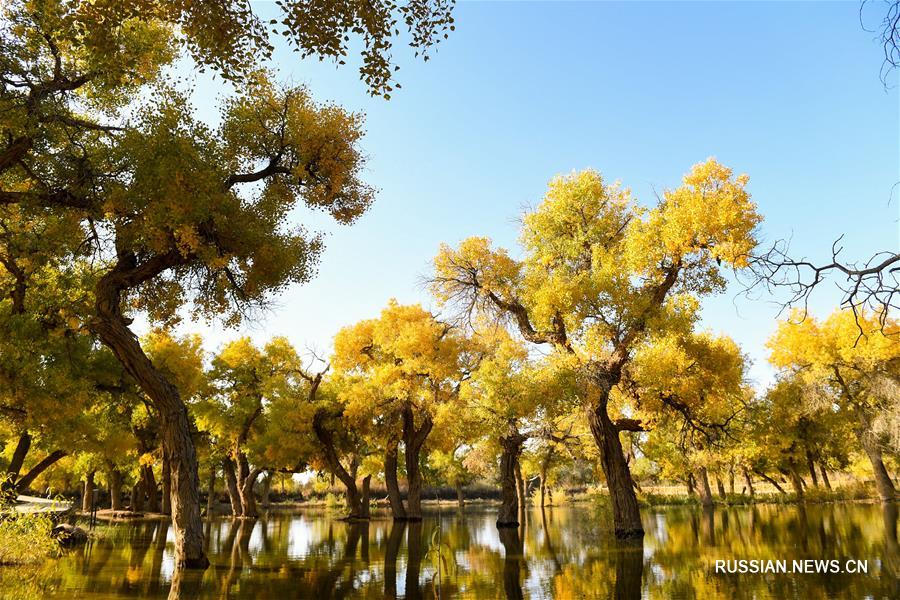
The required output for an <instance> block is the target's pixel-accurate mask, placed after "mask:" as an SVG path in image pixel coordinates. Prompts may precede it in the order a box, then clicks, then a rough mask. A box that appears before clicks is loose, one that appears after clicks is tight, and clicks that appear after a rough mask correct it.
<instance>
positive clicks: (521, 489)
mask: <svg viewBox="0 0 900 600" xmlns="http://www.w3.org/2000/svg"><path fill="white" fill-rule="evenodd" d="M519 455H520V456H521V453H520V454H519ZM516 494H518V496H519V516H521V517H522V521H524V520H525V507H526V505H527V504H528V498H527V496H526V494H525V478H524V477H522V463H521V462H520V461H518V460H517V461H516Z"/></svg>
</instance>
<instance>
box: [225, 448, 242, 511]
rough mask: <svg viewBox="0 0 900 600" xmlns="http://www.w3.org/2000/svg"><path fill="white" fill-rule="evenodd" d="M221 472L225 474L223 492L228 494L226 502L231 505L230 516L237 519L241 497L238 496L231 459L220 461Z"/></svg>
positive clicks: (235, 476)
mask: <svg viewBox="0 0 900 600" xmlns="http://www.w3.org/2000/svg"><path fill="white" fill-rule="evenodd" d="M222 471H223V472H224V473H225V490H226V491H227V492H228V501H229V502H230V503H231V516H232V517H238V516H240V514H241V497H240V495H239V494H238V487H237V475H235V472H234V461H233V460H231V458H225V459H223V460H222Z"/></svg>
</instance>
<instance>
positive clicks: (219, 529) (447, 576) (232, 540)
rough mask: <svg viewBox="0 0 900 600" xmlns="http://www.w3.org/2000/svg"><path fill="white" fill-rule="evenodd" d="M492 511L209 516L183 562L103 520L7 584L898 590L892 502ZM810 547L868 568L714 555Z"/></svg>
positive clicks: (82, 594) (119, 589) (704, 592)
mask: <svg viewBox="0 0 900 600" xmlns="http://www.w3.org/2000/svg"><path fill="white" fill-rule="evenodd" d="M494 518H495V512H494V510H492V509H491V508H490V507H473V508H468V509H466V510H465V511H464V512H457V511H455V510H453V509H447V508H444V510H442V511H441V512H437V510H436V509H432V512H430V513H429V514H428V515H427V517H426V519H425V521H424V522H421V523H392V522H391V521H390V519H388V518H387V516H386V515H383V514H378V513H376V515H375V516H374V517H373V519H372V521H371V522H370V523H368V524H348V523H345V522H342V521H340V520H338V519H337V518H336V515H332V514H331V513H328V512H325V511H314V510H307V511H302V512H293V513H279V512H270V513H269V514H268V515H267V516H266V517H265V518H261V519H259V520H256V521H240V520H239V521H231V520H230V519H227V518H225V519H221V518H220V519H214V520H212V521H209V522H208V523H207V527H208V530H207V531H208V535H207V538H208V540H209V554H210V560H211V562H212V566H211V567H210V568H209V569H208V570H207V571H205V572H204V573H202V575H198V574H192V573H187V574H184V575H182V574H176V573H175V572H174V568H173V556H172V553H173V540H172V534H171V531H170V529H169V526H168V524H167V523H164V522H159V521H154V522H136V523H126V524H118V525H112V526H103V527H99V528H98V529H97V531H98V533H99V535H98V536H97V537H96V539H94V540H92V541H91V542H90V543H89V544H88V545H87V546H85V547H83V548H80V549H77V550H73V551H71V552H69V553H68V554H66V555H65V556H63V557H61V558H59V559H57V560H53V561H48V562H47V563H46V564H44V565H42V566H40V567H36V568H10V567H0V598H11V599H14V598H88V599H99V598H127V597H142V598H166V597H170V598H176V597H180V598H204V599H205V598H254V599H270V598H271V599H274V598H279V599H280V598H407V599H413V598H563V599H568V598H573V599H574V598H700V599H712V598H739V599H740V598H754V599H758V598H773V599H774V598H778V599H780V598H802V599H803V600H814V599H817V598H900V580H898V574H900V550H898V544H897V506H896V505H891V506H888V507H882V506H880V505H874V504H832V505H810V506H806V507H802V506H777V505H760V506H748V507H733V508H726V509H716V510H715V511H712V512H703V511H701V510H699V509H693V508H685V507H678V508H657V509H648V510H645V513H644V527H645V528H646V531H647V535H646V537H645V539H644V541H643V544H638V545H626V546H623V545H620V544H617V543H616V542H615V541H614V540H613V539H612V536H611V535H610V531H609V529H608V522H609V515H608V514H605V513H604V511H603V509H602V508H598V507H594V506H590V505H573V506H565V507H554V508H548V509H546V510H545V511H543V512H542V511H540V510H531V511H529V512H528V513H527V515H526V520H525V524H524V526H521V527H520V528H519V529H505V530H499V531H498V530H497V528H496V527H495V526H494ZM806 558H812V559H836V560H838V561H839V564H840V566H841V569H842V570H843V569H844V565H845V562H846V561H847V560H848V559H853V560H859V561H867V567H868V572H867V573H862V574H850V573H845V572H842V573H829V574H815V573H790V572H788V573H786V574H785V573H774V574H772V573H770V574H758V575H752V574H743V575H741V574H717V573H716V572H715V561H716V560H734V559H752V560H786V561H787V563H788V568H789V569H790V567H791V564H792V561H794V560H801V559H806ZM173 588H174V589H173Z"/></svg>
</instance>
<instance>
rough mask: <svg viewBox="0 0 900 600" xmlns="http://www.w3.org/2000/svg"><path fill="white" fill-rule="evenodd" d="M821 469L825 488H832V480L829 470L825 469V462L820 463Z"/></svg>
mask: <svg viewBox="0 0 900 600" xmlns="http://www.w3.org/2000/svg"><path fill="white" fill-rule="evenodd" d="M819 470H820V471H821V472H822V483H823V484H824V485H825V489H827V490H829V491H830V490H831V481H829V480H828V471H827V470H825V463H819Z"/></svg>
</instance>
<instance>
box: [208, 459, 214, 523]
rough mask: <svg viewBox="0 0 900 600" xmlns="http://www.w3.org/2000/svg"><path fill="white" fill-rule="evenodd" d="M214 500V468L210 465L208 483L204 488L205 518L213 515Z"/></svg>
mask: <svg viewBox="0 0 900 600" xmlns="http://www.w3.org/2000/svg"><path fill="white" fill-rule="evenodd" d="M215 500H216V468H215V467H214V466H212V465H210V467H209V482H208V483H207V488H206V516H207V517H211V516H212V514H213V506H214V503H215Z"/></svg>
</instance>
